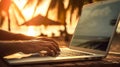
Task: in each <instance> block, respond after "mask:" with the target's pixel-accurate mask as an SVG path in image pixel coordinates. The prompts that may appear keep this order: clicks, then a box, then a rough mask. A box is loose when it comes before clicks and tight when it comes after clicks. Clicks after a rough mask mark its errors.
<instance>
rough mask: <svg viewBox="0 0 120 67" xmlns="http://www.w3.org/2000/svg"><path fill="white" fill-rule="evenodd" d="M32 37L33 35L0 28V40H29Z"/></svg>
mask: <svg viewBox="0 0 120 67" xmlns="http://www.w3.org/2000/svg"><path fill="white" fill-rule="evenodd" d="M34 38H35V37H31V36H26V35H23V34H15V33H11V32H7V31H4V30H0V40H30V39H34Z"/></svg>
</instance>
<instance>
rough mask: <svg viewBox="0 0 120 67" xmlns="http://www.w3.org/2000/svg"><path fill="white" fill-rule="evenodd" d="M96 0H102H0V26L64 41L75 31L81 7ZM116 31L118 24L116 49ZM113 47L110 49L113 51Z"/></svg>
mask: <svg viewBox="0 0 120 67" xmlns="http://www.w3.org/2000/svg"><path fill="white" fill-rule="evenodd" d="M98 1H104V0H75V1H74V0H0V29H3V30H6V31H10V32H13V33H21V34H25V35H28V36H37V37H39V36H45V37H52V38H55V39H56V40H59V41H60V42H61V43H62V45H66V43H67V44H68V43H69V42H70V40H71V36H72V34H73V33H74V29H75V27H76V25H77V21H78V19H79V18H80V15H81V10H82V7H83V6H84V5H87V4H91V3H94V2H98ZM119 32H120V30H119V26H118V28H117V30H116V35H115V36H116V37H117V38H115V39H114V40H115V41H117V42H115V43H116V44H117V46H116V48H118V49H119V46H120V45H119V41H118V40H119V37H120V36H119ZM113 43H114V42H113ZM118 45H119V46H118ZM114 46H115V45H114ZM116 48H112V49H111V50H113V51H116Z"/></svg>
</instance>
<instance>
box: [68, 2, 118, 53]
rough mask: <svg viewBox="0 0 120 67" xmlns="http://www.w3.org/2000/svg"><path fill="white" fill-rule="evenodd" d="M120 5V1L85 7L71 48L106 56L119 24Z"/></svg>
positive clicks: (98, 3)
mask: <svg viewBox="0 0 120 67" xmlns="http://www.w3.org/2000/svg"><path fill="white" fill-rule="evenodd" d="M119 5H120V0H112V1H110V0H108V1H101V2H97V3H93V4H90V5H85V6H84V7H83V9H82V14H81V17H80V19H79V21H78V24H77V26H76V29H75V32H74V35H73V38H72V40H71V43H70V48H72V49H78V50H81V49H83V50H84V51H85V50H86V51H87V52H88V51H90V52H94V53H101V54H104V55H106V54H107V52H108V50H109V46H110V44H111V41H112V38H113V34H114V33H115V31H116V27H117V24H118V21H117V17H118V15H119V12H120V7H119ZM116 21H117V22H116Z"/></svg>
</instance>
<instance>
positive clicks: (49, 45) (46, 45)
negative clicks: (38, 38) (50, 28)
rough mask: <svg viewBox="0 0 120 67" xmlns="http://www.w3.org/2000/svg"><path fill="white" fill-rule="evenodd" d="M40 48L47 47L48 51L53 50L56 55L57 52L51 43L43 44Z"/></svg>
mask: <svg viewBox="0 0 120 67" xmlns="http://www.w3.org/2000/svg"><path fill="white" fill-rule="evenodd" d="M41 46H43V47H48V48H49V49H51V50H53V51H54V53H55V54H58V50H57V49H56V47H55V46H54V45H53V44H52V43H44V44H42V45H41Z"/></svg>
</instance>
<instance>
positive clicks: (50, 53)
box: [42, 47, 55, 56]
mask: <svg viewBox="0 0 120 67" xmlns="http://www.w3.org/2000/svg"><path fill="white" fill-rule="evenodd" d="M42 50H45V51H47V55H49V56H54V55H55V53H54V52H53V51H51V49H49V48H48V47H43V49H42Z"/></svg>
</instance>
